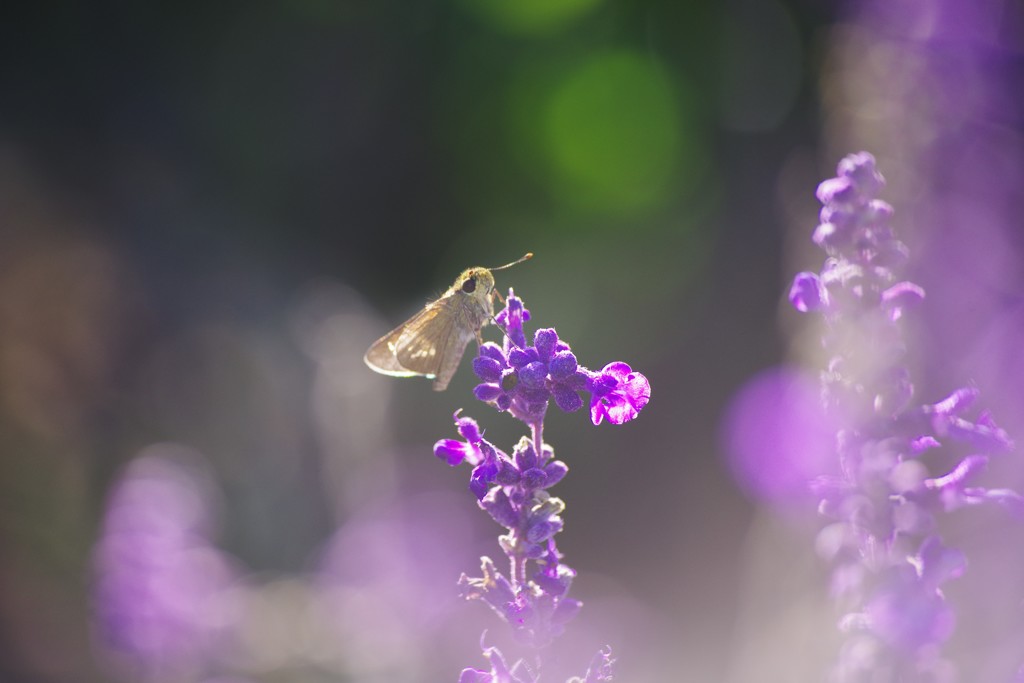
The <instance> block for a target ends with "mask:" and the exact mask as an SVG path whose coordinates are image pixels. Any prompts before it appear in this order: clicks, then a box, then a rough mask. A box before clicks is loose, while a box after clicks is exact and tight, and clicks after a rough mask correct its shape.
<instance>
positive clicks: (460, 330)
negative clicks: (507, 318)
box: [363, 257, 526, 391]
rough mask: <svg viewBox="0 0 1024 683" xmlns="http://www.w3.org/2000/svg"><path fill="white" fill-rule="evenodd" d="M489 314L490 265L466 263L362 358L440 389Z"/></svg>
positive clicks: (375, 367)
mask: <svg viewBox="0 0 1024 683" xmlns="http://www.w3.org/2000/svg"><path fill="white" fill-rule="evenodd" d="M524 258H526V257H524ZM520 260H522V259H520ZM510 265H511V264H510ZM503 267H505V266H503ZM494 270H497V269H494ZM493 317H494V275H493V274H492V273H491V269H488V268H482V267H475V268H467V269H466V270H464V271H462V273H460V274H459V276H458V277H457V278H455V283H454V284H453V285H452V286H451V287H449V288H448V291H446V292H445V293H444V294H442V295H441V297H440V298H438V299H437V300H435V301H432V302H430V303H429V304H427V305H426V307H424V308H423V310H422V311H420V312H419V313H417V314H416V315H414V316H413V317H411V318H409V320H407V321H406V322H404V323H402V324H401V325H399V326H398V327H396V328H395V329H394V330H392V331H391V332H388V333H387V334H386V335H384V336H383V337H381V338H380V339H378V340H377V341H375V342H374V343H373V344H372V345H371V346H370V348H369V350H368V351H367V352H366V355H365V356H364V357H363V360H364V361H366V364H367V365H368V366H369V367H370V369H372V370H375V371H376V372H380V373H382V374H385V375H391V376H393V377H415V376H425V377H427V378H428V379H433V380H434V385H433V386H434V391H444V389H445V388H446V387H447V386H448V383H449V382H450V381H451V379H452V376H453V375H454V374H455V371H456V370H457V369H458V367H459V362H460V361H461V360H462V355H463V354H464V353H465V351H466V347H467V346H468V345H469V342H470V341H472V340H473V339H474V338H476V339H477V341H478V342H479V341H480V329H481V328H482V327H483V326H484V325H486V324H487V323H488V322H490V320H491V319H492V318H493Z"/></svg>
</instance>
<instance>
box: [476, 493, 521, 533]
mask: <svg viewBox="0 0 1024 683" xmlns="http://www.w3.org/2000/svg"><path fill="white" fill-rule="evenodd" d="M479 504H480V507H482V508H483V509H484V510H486V511H487V514H489V515H490V516H491V517H492V518H493V519H494V521H495V522H497V523H498V524H500V525H502V526H503V527H505V528H506V529H512V528H514V527H515V526H516V525H517V524H519V513H517V512H516V510H515V508H513V507H512V502H511V501H510V500H509V499H508V495H507V494H506V493H505V491H504V490H502V489H501V488H500V487H497V486H496V487H494V488H493V489H491V490H490V491H488V492H487V495H486V496H484V497H483V498H482V499H481V500H480V503H479Z"/></svg>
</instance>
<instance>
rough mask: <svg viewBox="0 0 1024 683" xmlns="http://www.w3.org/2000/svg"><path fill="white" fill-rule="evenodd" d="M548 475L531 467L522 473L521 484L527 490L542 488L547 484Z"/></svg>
mask: <svg viewBox="0 0 1024 683" xmlns="http://www.w3.org/2000/svg"><path fill="white" fill-rule="evenodd" d="M547 481H548V475H547V473H546V472H544V470H542V469H540V468H539V467H531V468H530V469H528V470H525V471H523V477H522V483H523V486H525V487H526V488H528V489H540V488H544V486H545V485H546V484H547Z"/></svg>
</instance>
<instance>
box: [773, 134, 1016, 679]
mask: <svg viewBox="0 0 1024 683" xmlns="http://www.w3.org/2000/svg"><path fill="white" fill-rule="evenodd" d="M883 186H884V180H883V178H882V175H881V174H880V173H879V172H878V171H877V170H876V168H875V160H874V157H872V156H871V155H870V154H868V153H866V152H861V153H859V154H853V155H850V156H848V157H846V158H844V159H843V160H842V161H841V162H840V163H839V167H838V176H837V177H836V178H832V179H830V180H826V181H824V182H823V183H821V185H819V187H818V192H817V196H818V199H819V200H820V201H821V203H822V204H823V208H822V210H821V223H820V225H818V227H817V229H816V230H815V231H814V234H813V241H814V243H815V244H817V245H818V246H819V247H821V248H822V249H824V251H825V252H826V254H827V258H826V260H825V264H824V266H823V268H822V270H821V271H820V272H819V273H809V272H805V273H800V274H799V275H797V276H796V278H795V279H794V281H793V285H792V288H791V289H790V294H789V298H790V302H791V303H792V304H793V306H794V307H795V308H796V309H797V310H798V311H801V312H817V313H819V314H821V315H823V316H824V319H825V323H826V332H825V334H824V339H823V342H824V346H825V349H826V350H827V351H828V352H829V355H830V356H831V359H830V361H829V364H828V368H827V370H826V371H825V372H824V373H823V374H822V382H823V389H824V400H825V402H826V406H827V407H828V409H829V410H830V411H831V412H833V413H834V414H835V415H836V416H837V418H838V419H839V422H840V424H842V425H843V426H842V428H841V429H840V430H839V432H838V434H837V438H836V447H837V453H838V457H839V460H840V465H841V468H840V471H841V474H840V475H839V476H835V477H821V478H819V479H818V480H817V481H815V482H814V485H813V488H814V491H815V493H816V494H818V495H819V497H820V500H821V502H820V506H819V509H820V511H821V513H822V514H823V515H825V516H826V517H828V518H830V519H832V520H833V523H832V524H831V525H830V526H828V527H826V528H825V529H824V530H823V531H822V532H821V535H820V537H819V539H818V547H819V549H820V550H821V551H822V553H823V554H824V555H826V556H827V558H828V559H829V560H831V562H832V563H833V566H834V572H833V580H832V590H833V593H834V596H835V598H836V600H837V602H838V604H839V605H840V607H841V609H843V610H844V611H845V614H844V616H843V617H842V618H841V620H840V624H839V625H840V629H841V630H842V631H843V632H844V633H845V634H847V638H846V640H845V643H844V646H843V649H842V651H841V653H840V658H839V662H838V663H837V666H836V668H835V671H834V672H833V680H835V681H843V682H847V681H883V680H884V681H896V680H900V681H925V680H927V681H933V680H948V678H949V675H950V672H951V671H952V666H951V664H950V663H949V662H947V661H945V660H944V659H943V658H942V656H941V648H942V646H943V644H944V642H945V641H946V640H947V639H948V638H949V636H950V635H951V634H952V632H953V629H954V626H955V623H956V614H955V612H954V610H953V608H952V606H951V605H950V604H948V603H947V601H946V599H945V596H944V595H943V592H942V586H943V584H944V583H945V582H946V581H949V580H950V579H954V578H956V577H959V576H960V575H961V574H963V572H964V570H965V569H966V560H965V558H964V556H963V554H962V553H961V552H960V551H958V550H956V549H954V548H949V547H947V546H946V545H945V544H944V543H943V541H942V540H941V538H940V537H939V535H938V533H937V531H936V526H937V525H936V515H937V514H938V513H942V512H945V511H950V510H953V509H955V508H957V507H961V506H964V505H975V504H979V503H987V502H994V503H1000V504H1003V505H1006V506H1008V507H1009V508H1011V509H1012V510H1014V511H1017V512H1019V511H1021V510H1022V509H1024V499H1022V497H1021V496H1020V495H1019V494H1017V493H1015V492H1013V491H1010V490H1006V489H988V488H984V487H980V486H977V485H975V484H974V480H975V479H976V478H977V475H978V474H979V473H980V472H981V471H982V470H983V469H984V468H985V466H986V464H987V462H988V460H989V457H990V456H991V455H993V454H996V453H1000V452H1004V451H1006V450H1008V449H1010V448H1011V447H1012V443H1011V441H1010V439H1009V437H1008V436H1007V434H1006V432H1004V431H1003V430H1002V429H1000V428H999V427H998V426H997V425H996V424H995V422H994V421H993V419H992V417H991V416H990V415H989V414H988V413H987V412H981V413H980V414H978V415H977V416H975V417H971V415H972V413H971V408H972V407H973V404H974V403H975V402H976V400H977V398H978V391H977V390H976V389H973V388H963V389H958V390H957V391H954V392H953V393H952V394H950V395H949V396H948V397H947V398H945V399H943V400H941V401H938V402H937V403H933V404H926V405H915V404H914V401H913V399H914V387H913V384H912V382H911V379H910V373H909V371H908V370H907V368H906V366H905V364H904V361H905V359H906V353H907V352H906V347H905V344H904V338H903V334H902V331H901V324H900V321H901V319H902V318H903V316H904V315H905V314H906V312H907V311H908V310H910V309H911V308H912V307H913V306H915V305H918V304H919V303H920V302H921V301H923V299H924V296H925V292H924V290H923V289H922V288H921V287H919V286H918V285H916V284H914V283H911V282H907V281H903V280H901V278H900V275H899V273H900V270H901V267H902V266H903V265H904V264H905V263H906V261H907V259H908V256H909V253H908V250H907V247H906V246H905V245H904V244H903V243H902V242H900V241H899V240H898V239H897V238H896V236H895V234H894V233H893V230H892V228H891V226H890V218H891V216H892V213H893V211H892V207H890V206H889V205H888V204H886V203H885V202H883V201H881V200H880V199H878V198H877V195H878V193H879V191H880V190H881V189H882V187H883ZM940 455H941V456H942V458H943V460H944V461H946V462H949V461H950V460H949V458H950V457H951V456H955V457H954V460H953V461H955V462H956V463H957V464H956V465H955V466H953V467H952V469H950V470H949V471H947V472H945V473H943V474H939V475H934V474H932V473H931V471H930V468H929V464H930V463H932V467H933V468H934V467H937V465H936V464H934V463H935V461H936V460H937V459H938V457H939V456H940ZM939 462H940V463H941V462H942V461H941V460H940V461H939ZM947 466H948V465H947Z"/></svg>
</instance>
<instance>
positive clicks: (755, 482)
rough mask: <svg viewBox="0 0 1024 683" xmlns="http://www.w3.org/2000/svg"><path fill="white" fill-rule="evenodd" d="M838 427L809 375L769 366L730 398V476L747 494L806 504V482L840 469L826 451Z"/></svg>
mask: <svg viewBox="0 0 1024 683" xmlns="http://www.w3.org/2000/svg"><path fill="white" fill-rule="evenodd" d="M836 428H837V425H836V423H835V420H834V419H832V416H830V415H829V414H828V413H827V412H826V411H825V410H824V407H823V406H822V404H821V387H820V386H819V384H818V382H817V381H816V380H815V379H814V378H813V377H808V376H806V375H805V374H804V373H802V372H800V371H798V370H796V369H793V368H772V369H770V370H766V371H764V372H761V373H760V374H758V375H757V376H756V377H754V378H753V379H751V380H750V381H748V382H747V383H746V385H745V386H744V387H743V388H742V389H741V390H740V391H739V392H738V393H737V395H736V396H735V397H734V398H733V400H732V403H731V405H730V406H729V409H728V410H727V412H726V415H725V419H724V420H723V421H722V440H723V441H724V446H725V452H726V453H727V454H728V456H729V465H730V468H731V469H732V472H733V476H734V477H735V478H736V481H737V483H739V484H740V486H741V487H742V488H743V489H745V490H746V491H747V493H749V494H751V495H752V496H754V497H755V498H758V499H761V500H764V501H768V502H771V503H773V504H775V505H779V506H789V505H794V504H795V505H804V506H806V505H808V504H809V500H808V497H809V495H810V494H811V492H810V491H808V487H807V482H808V481H811V480H813V479H815V478H816V477H821V476H823V475H827V474H835V473H836V472H837V471H838V468H837V467H836V465H835V456H834V455H832V454H831V453H830V451H831V450H832V448H833V446H834V444H835V438H836Z"/></svg>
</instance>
